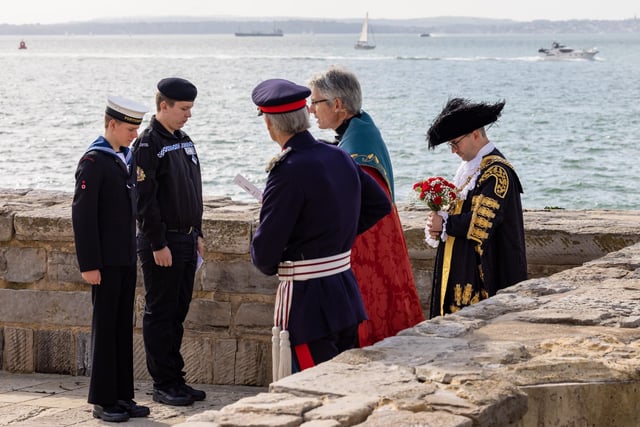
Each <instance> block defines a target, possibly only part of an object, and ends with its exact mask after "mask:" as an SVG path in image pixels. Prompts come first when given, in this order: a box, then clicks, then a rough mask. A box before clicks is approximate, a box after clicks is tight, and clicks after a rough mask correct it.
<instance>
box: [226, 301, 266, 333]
mask: <svg viewBox="0 0 640 427" xmlns="http://www.w3.org/2000/svg"><path fill="white" fill-rule="evenodd" d="M235 324H236V326H238V327H240V328H248V329H255V328H261V329H262V331H264V330H265V328H266V329H271V327H272V326H273V304H262V303H252V302H247V303H244V304H240V307H238V313H237V314H236V318H235Z"/></svg>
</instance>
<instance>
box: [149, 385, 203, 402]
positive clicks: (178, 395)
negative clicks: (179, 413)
mask: <svg viewBox="0 0 640 427" xmlns="http://www.w3.org/2000/svg"><path fill="white" fill-rule="evenodd" d="M153 400H154V401H156V402H159V403H164V404H165V405H172V406H188V405H191V404H193V397H191V396H190V395H189V394H187V393H186V392H185V391H183V390H182V388H180V387H169V388H166V389H163V390H161V389H159V388H154V389H153Z"/></svg>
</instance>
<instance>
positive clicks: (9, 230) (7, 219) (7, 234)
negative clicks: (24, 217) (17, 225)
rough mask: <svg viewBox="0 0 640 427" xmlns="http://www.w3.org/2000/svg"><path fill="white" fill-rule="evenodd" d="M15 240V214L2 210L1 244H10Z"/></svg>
mask: <svg viewBox="0 0 640 427" xmlns="http://www.w3.org/2000/svg"><path fill="white" fill-rule="evenodd" d="M12 238H13V212H11V211H10V210H9V209H7V208H4V207H2V208H0V242H8V241H10V240H11V239H12Z"/></svg>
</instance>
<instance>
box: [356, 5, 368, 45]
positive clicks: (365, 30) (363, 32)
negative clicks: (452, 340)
mask: <svg viewBox="0 0 640 427" xmlns="http://www.w3.org/2000/svg"><path fill="white" fill-rule="evenodd" d="M368 37H369V12H367V14H366V15H365V17H364V22H363V23H362V30H361V31H360V38H359V39H358V40H359V41H361V42H364V43H366V42H367V38H368Z"/></svg>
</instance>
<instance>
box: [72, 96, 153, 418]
mask: <svg viewBox="0 0 640 427" xmlns="http://www.w3.org/2000/svg"><path fill="white" fill-rule="evenodd" d="M146 112H147V108H146V107H145V106H143V105H141V104H139V103H137V102H135V101H131V100H129V99H126V98H122V97H118V96H110V97H109V98H108V99H107V107H106V111H105V121H104V123H105V132H104V136H100V137H98V138H97V139H96V140H95V141H94V142H93V143H92V144H91V145H89V148H87V150H86V152H85V153H84V155H83V156H82V158H81V159H80V161H79V163H78V167H77V170H76V175H75V177H76V185H75V192H74V197H73V204H72V209H71V216H72V222H73V233H74V240H75V247H76V254H77V257H78V265H79V267H80V271H81V273H82V279H83V280H84V281H86V282H87V283H89V284H91V285H92V286H91V301H92V303H93V304H92V305H93V319H92V322H91V338H92V339H91V344H92V363H91V366H92V369H91V382H90V384H89V396H88V402H89V403H91V404H93V405H94V408H93V416H94V417H96V418H101V419H102V420H104V421H112V422H119V421H126V420H128V419H129V417H145V416H147V415H149V408H147V407H146V406H141V405H138V404H137V403H136V402H135V401H134V400H133V397H134V389H133V301H134V296H135V289H136V272H137V270H136V194H135V189H136V175H135V169H136V168H135V161H134V159H133V156H132V155H131V152H130V150H129V144H131V141H133V140H134V139H135V137H136V136H137V135H138V128H139V126H140V123H141V122H142V118H143V117H144V114H145V113H146Z"/></svg>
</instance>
